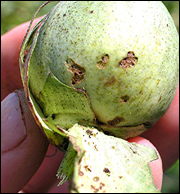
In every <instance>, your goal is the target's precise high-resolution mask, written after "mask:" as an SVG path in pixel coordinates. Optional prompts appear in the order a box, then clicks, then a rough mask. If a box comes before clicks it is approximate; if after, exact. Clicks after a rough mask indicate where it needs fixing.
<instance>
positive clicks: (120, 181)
mask: <svg viewBox="0 0 180 194" xmlns="http://www.w3.org/2000/svg"><path fill="white" fill-rule="evenodd" d="M68 132H69V135H68V136H69V140H70V142H71V143H72V145H73V147H72V149H74V150H76V152H77V155H76V157H75V160H74V164H72V165H74V171H73V175H72V180H71V192H80V193H86V192H88V193H90V192H95V193H97V192H100V193H102V192H106V193H113V192H116V193H118V192H119V193H122V192H124V193H127V192H131V193H136V192H140V193H144V192H145V193H147V192H159V191H158V190H157V188H156V187H155V185H154V182H153V177H152V174H151V170H150V167H149V162H151V161H153V160H156V159H157V158H158V156H157V153H156V151H155V150H154V149H152V148H149V147H147V146H144V145H139V144H137V143H130V142H128V141H126V140H123V139H120V138H116V137H113V136H108V135H105V134H104V133H102V132H99V131H98V130H97V129H95V128H89V127H84V126H80V125H78V124H75V125H74V126H73V127H72V128H70V129H69V131H68ZM69 153H72V152H70V151H69ZM64 166H65V164H64ZM68 176H69V175H68ZM69 177H70V176H69Z"/></svg>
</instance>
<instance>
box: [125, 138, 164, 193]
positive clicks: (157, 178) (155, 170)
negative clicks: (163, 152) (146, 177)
mask: <svg viewBox="0 0 180 194" xmlns="http://www.w3.org/2000/svg"><path fill="white" fill-rule="evenodd" d="M128 141H129V142H136V143H138V144H141V145H145V146H148V147H151V148H153V149H155V150H156V152H157V154H158V159H157V160H154V161H152V162H150V163H149V166H150V168H151V171H152V175H153V181H154V184H155V186H156V187H157V189H158V190H159V191H161V187H162V180H163V168H162V159H161V156H160V154H159V152H158V150H157V149H156V148H155V147H154V145H153V144H152V143H151V142H150V141H149V140H147V139H145V138H143V137H139V136H137V137H134V138H131V139H128Z"/></svg>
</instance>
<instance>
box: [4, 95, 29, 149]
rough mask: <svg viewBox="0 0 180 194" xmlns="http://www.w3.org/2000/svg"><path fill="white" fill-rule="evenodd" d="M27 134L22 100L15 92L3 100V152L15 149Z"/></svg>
mask: <svg viewBox="0 0 180 194" xmlns="http://www.w3.org/2000/svg"><path fill="white" fill-rule="evenodd" d="M26 136H27V133H26V127H25V124H24V120H23V115H22V110H21V105H20V100H19V97H18V95H17V93H15V92H14V93H11V94H9V95H8V96H7V97H6V98H5V99H4V100H3V101H2V102H1V153H4V152H8V151H10V150H13V149H15V148H16V147H17V146H19V145H20V144H21V143H22V142H23V140H24V139H25V138H26Z"/></svg>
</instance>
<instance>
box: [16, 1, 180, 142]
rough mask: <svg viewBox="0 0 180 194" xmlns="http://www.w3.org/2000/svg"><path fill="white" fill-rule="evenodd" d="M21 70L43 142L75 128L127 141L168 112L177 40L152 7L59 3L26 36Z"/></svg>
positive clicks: (162, 11)
mask: <svg viewBox="0 0 180 194" xmlns="http://www.w3.org/2000/svg"><path fill="white" fill-rule="evenodd" d="M20 66H21V75H22V79H23V83H24V87H25V92H26V95H27V97H28V98H29V96H30V94H31V95H32V96H33V100H32V99H31V98H30V99H29V101H30V104H31V110H32V111H33V112H34V114H35V116H36V117H37V119H36V120H37V122H38V123H40V125H41V126H42V127H43V129H44V130H45V133H46V135H47V134H48V135H47V136H49V131H53V132H54V131H55V133H60V132H59V131H61V133H62V134H65V133H66V132H65V131H67V130H68V129H69V128H70V127H72V126H73V125H74V124H76V123H78V124H81V125H83V126H92V127H96V128H97V129H99V130H103V131H104V132H105V133H106V134H110V135H113V136H117V137H121V138H124V139H127V138H130V137H134V136H137V135H139V134H141V133H143V132H144V131H146V130H147V129H148V128H150V127H151V126H152V125H153V124H154V123H155V122H157V121H158V120H159V119H160V118H161V117H162V116H163V115H164V114H165V112H166V111H167V109H168V108H169V106H170V104H171V102H172V100H173V98H174V94H175V91H176V88H177V84H178V77H179V37H178V33H177V30H176V27H175V25H174V22H173V20H172V18H171V16H170V14H169V13H168V11H167V9H166V8H165V6H164V5H163V3H162V2H159V1H155V2H154V1H150V2H146V1H143V2H142V1H141V2H138V1H135V2H132V1H129V2H128V1H65V2H59V3H57V5H56V6H55V7H54V8H53V9H52V10H51V11H50V12H49V13H48V14H47V15H46V16H45V17H44V18H43V19H42V20H41V21H40V22H39V23H38V24H37V26H36V27H34V29H33V30H32V31H31V32H30V33H29V35H27V36H26V38H25V40H24V43H23V46H22V49H21V57H20ZM35 104H36V106H35ZM38 106H39V107H38ZM37 109H38V111H37ZM49 123H50V124H49ZM50 126H51V127H50ZM52 126H53V127H52ZM62 134H60V135H62ZM52 136H53V135H52ZM51 138H52V137H51ZM52 141H53V138H52ZM62 141H63V140H62ZM62 141H61V143H62ZM57 142H58V141H57ZM57 142H56V141H54V143H55V144H56V145H57V144H58V143H57Z"/></svg>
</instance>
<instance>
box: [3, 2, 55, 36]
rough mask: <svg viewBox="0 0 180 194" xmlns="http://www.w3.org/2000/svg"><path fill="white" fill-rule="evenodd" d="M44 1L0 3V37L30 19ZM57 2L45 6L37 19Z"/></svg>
mask: <svg viewBox="0 0 180 194" xmlns="http://www.w3.org/2000/svg"><path fill="white" fill-rule="evenodd" d="M44 2H45V1H1V35H3V34H4V33H6V32H7V31H9V30H11V29H12V28H14V27H16V26H17V25H19V24H22V23H24V22H27V21H29V20H31V19H32V16H33V15H34V13H35V11H36V10H37V9H38V7H39V6H40V5H42V4H43V3H44ZM56 3H57V1H55V2H52V3H50V4H49V5H48V6H45V7H44V8H43V9H42V11H40V13H39V14H38V15H37V17H39V16H42V15H44V14H46V13H47V12H49V10H50V9H51V8H52V7H53V6H54V5H55V4H56Z"/></svg>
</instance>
